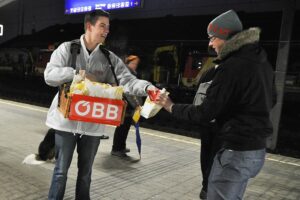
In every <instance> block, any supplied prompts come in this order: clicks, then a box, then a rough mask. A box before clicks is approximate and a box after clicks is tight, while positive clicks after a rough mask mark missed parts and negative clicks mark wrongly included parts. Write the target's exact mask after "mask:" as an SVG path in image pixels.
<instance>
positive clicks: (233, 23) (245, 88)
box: [157, 10, 276, 200]
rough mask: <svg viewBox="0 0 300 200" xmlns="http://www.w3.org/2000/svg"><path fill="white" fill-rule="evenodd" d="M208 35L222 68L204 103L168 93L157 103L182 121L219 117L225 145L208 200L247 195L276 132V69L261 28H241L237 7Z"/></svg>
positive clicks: (216, 162) (213, 25) (216, 22)
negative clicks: (180, 100) (184, 100)
mask: <svg viewBox="0 0 300 200" xmlns="http://www.w3.org/2000/svg"><path fill="white" fill-rule="evenodd" d="M207 33H208V36H209V39H210V41H209V46H211V47H212V48H213V49H214V50H215V51H216V53H217V54H218V57H217V59H216V61H215V62H216V63H217V64H218V67H217V69H216V74H215V76H214V78H213V80H212V83H211V85H210V86H209V88H208V89H207V92H206V97H205V99H204V100H203V103H202V104H201V105H190V104H174V103H173V102H172V101H171V99H170V98H169V97H168V96H167V95H166V94H160V95H159V99H158V100H157V103H158V104H159V105H162V106H163V107H164V108H165V109H166V110H167V111H168V112H170V113H171V114H172V116H174V117H176V118H178V119H182V120H190V121H192V122H194V123H197V124H201V123H209V122H210V121H211V120H214V119H215V120H216V123H217V125H218V127H220V128H218V132H217V135H218V137H219V138H220V140H221V144H222V148H221V149H220V150H219V151H218V152H217V154H216V156H215V157H214V162H213V166H212V169H211V172H210V175H209V181H208V191H207V199H208V200H219V199H220V200H221V199H227V200H236V199H243V195H244V193H245V190H246V187H247V183H248V181H249V179H250V178H253V177H255V176H256V175H257V174H258V173H259V172H260V170H261V169H262V167H263V164H264V161H265V155H266V139H267V137H269V136H270V135H271V134H272V130H273V127H272V123H271V121H270V111H271V109H272V107H273V106H274V105H275V103H276V91H275V86H274V73H273V69H272V66H271V65H270V63H269V61H268V59H267V55H266V53H265V51H264V50H263V48H262V47H261V46H260V44H259V37H260V29H259V28H249V29H247V30H243V26H242V23H241V21H240V19H239V17H238V15H237V14H236V12H234V11H233V10H229V11H227V12H225V13H223V14H221V15H219V16H218V17H216V18H215V19H214V20H213V21H211V22H210V23H209V25H208V28H207Z"/></svg>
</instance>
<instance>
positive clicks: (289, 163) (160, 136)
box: [0, 99, 300, 167]
mask: <svg viewBox="0 0 300 200" xmlns="http://www.w3.org/2000/svg"><path fill="white" fill-rule="evenodd" d="M0 103H3V104H7V105H11V106H16V107H19V108H25V109H28V110H33V111H39V112H44V113H47V112H48V111H46V110H42V109H38V108H31V107H29V106H23V105H20V104H17V103H11V102H8V101H4V100H1V99H0ZM131 131H132V130H131ZM132 132H133V131H132ZM141 133H142V134H145V135H150V136H154V137H159V138H163V139H167V140H173V141H176V142H182V143H186V144H192V145H196V146H200V143H198V142H191V141H187V140H182V139H176V138H171V137H167V136H162V135H158V134H153V133H149V132H145V131H141ZM266 160H269V161H274V162H279V163H283V164H287V165H293V166H297V167H300V164H297V163H292V162H286V161H281V160H277V159H274V158H266Z"/></svg>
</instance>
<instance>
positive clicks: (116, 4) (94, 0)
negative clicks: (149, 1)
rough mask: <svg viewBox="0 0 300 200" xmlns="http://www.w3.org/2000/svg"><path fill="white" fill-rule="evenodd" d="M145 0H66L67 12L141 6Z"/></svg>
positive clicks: (74, 12) (75, 12)
mask: <svg viewBox="0 0 300 200" xmlns="http://www.w3.org/2000/svg"><path fill="white" fill-rule="evenodd" d="M142 2H143V0H65V14H77V13H84V12H89V11H91V10H98V9H102V10H112V9H124V8H135V7H141V6H142Z"/></svg>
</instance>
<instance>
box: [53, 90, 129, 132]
mask: <svg viewBox="0 0 300 200" xmlns="http://www.w3.org/2000/svg"><path fill="white" fill-rule="evenodd" d="M126 106H127V103H126V102H125V101H123V100H117V99H108V98H100V97H90V96H85V95H78V94H73V95H70V94H67V95H66V94H65V91H64V90H62V91H61V95H60V104H59V107H58V109H59V110H60V112H61V113H62V114H63V115H64V117H65V118H68V119H69V120H75V121H83V122H91V123H99V124H109V125H113V126H120V124H122V123H123V121H124V117H125V112H126Z"/></svg>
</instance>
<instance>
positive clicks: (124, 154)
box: [110, 151, 127, 158]
mask: <svg viewBox="0 0 300 200" xmlns="http://www.w3.org/2000/svg"><path fill="white" fill-rule="evenodd" d="M110 154H111V155H113V156H118V157H121V158H125V157H127V154H126V153H125V152H124V151H111V152H110Z"/></svg>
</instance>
